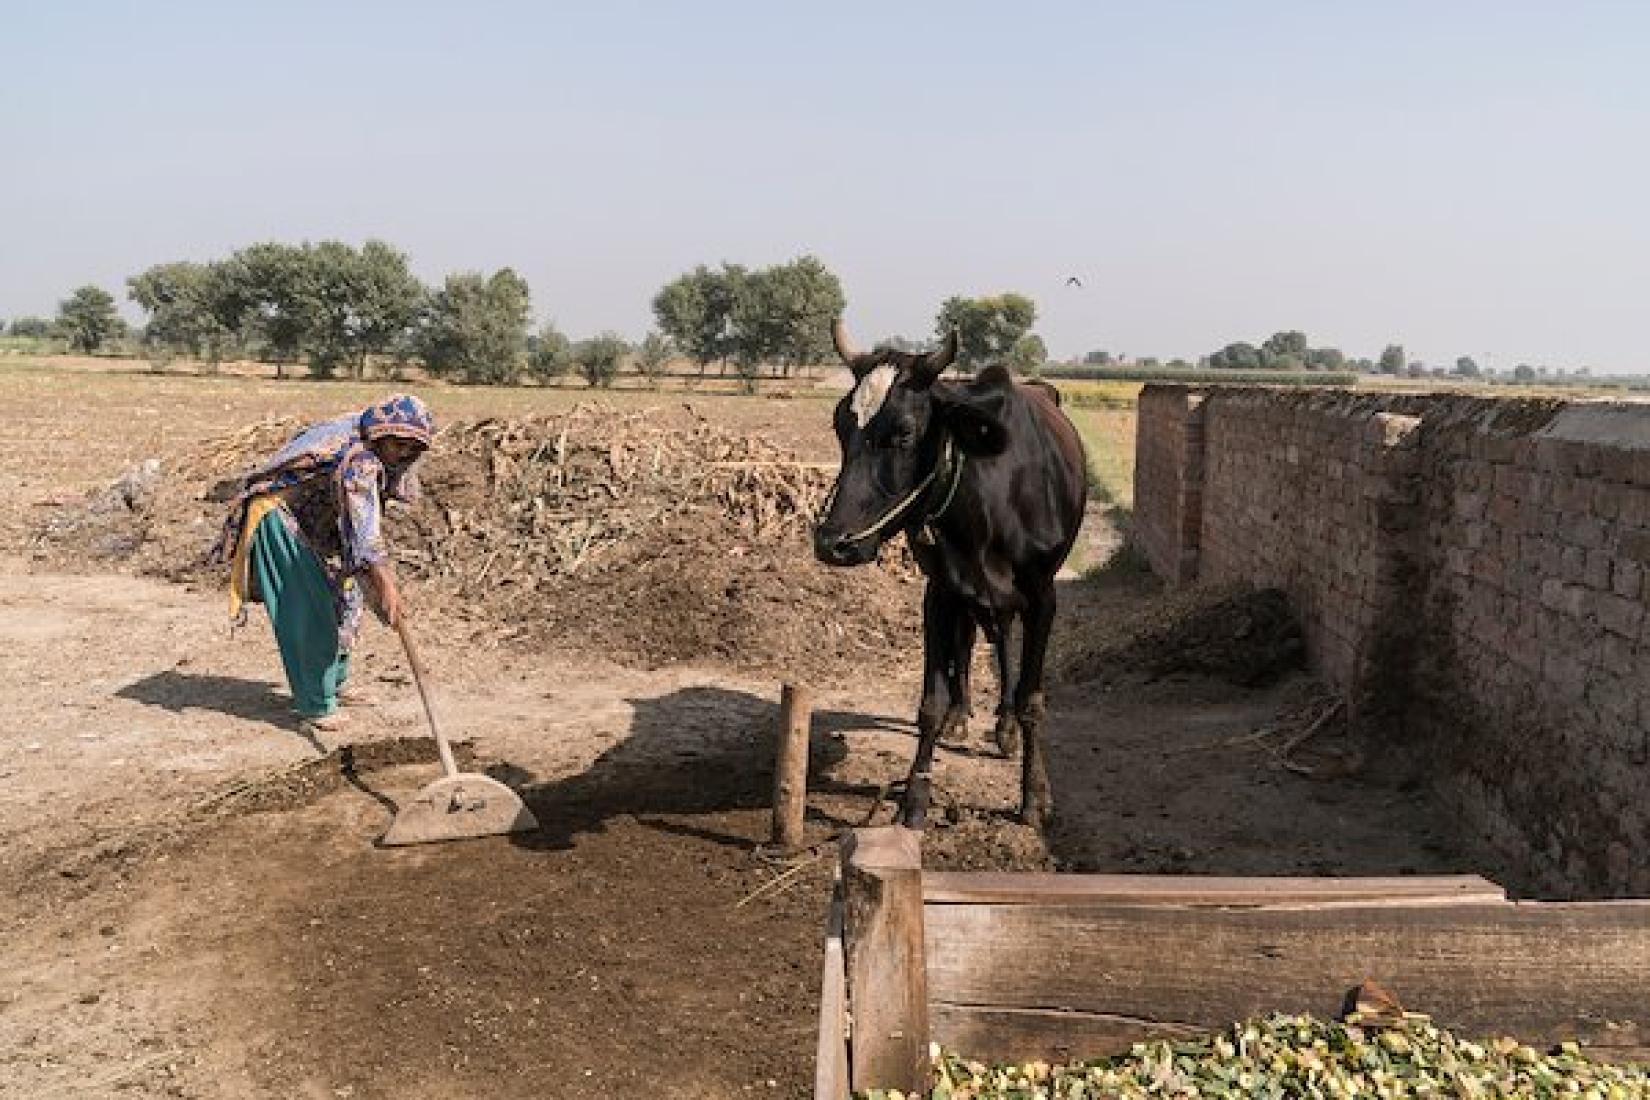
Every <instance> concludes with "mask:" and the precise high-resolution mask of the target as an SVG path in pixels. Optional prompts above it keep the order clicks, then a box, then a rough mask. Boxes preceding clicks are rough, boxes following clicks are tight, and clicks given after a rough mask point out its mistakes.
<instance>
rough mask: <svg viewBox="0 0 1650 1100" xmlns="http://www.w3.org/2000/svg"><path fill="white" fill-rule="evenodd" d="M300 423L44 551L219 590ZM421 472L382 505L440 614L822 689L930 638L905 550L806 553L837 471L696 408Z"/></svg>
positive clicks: (111, 511) (489, 438) (185, 463)
mask: <svg viewBox="0 0 1650 1100" xmlns="http://www.w3.org/2000/svg"><path fill="white" fill-rule="evenodd" d="M300 426H301V425H300V424H299V423H298V422H297V421H294V420H290V419H283V420H272V421H268V422H265V423H263V424H259V425H254V426H252V427H250V428H247V429H243V430H241V431H239V432H237V433H234V434H233V435H228V436H224V437H221V438H219V439H216V440H213V441H211V442H209V443H208V444H206V445H204V446H202V447H200V448H197V449H196V450H194V451H192V452H190V453H188V454H186V455H183V456H179V457H178V458H176V459H174V460H172V461H170V462H162V463H161V466H160V476H159V478H158V482H157V483H155V484H153V485H152V486H150V487H148V488H146V491H145V495H144V497H143V498H142V500H141V501H139V502H137V503H135V504H133V505H131V506H130V507H124V506H123V507H122V508H119V509H115V508H113V507H112V506H111V507H105V508H104V513H103V514H104V515H106V516H107V517H109V518H108V519H107V520H106V521H105V520H104V519H102V518H100V519H99V521H98V522H97V523H96V524H89V523H87V522H85V521H84V519H83V518H82V517H83V516H84V515H85V514H86V513H87V511H88V508H89V507H90V504H88V505H83V506H80V507H79V508H77V509H69V510H65V511H64V512H63V513H62V514H60V515H59V516H57V517H54V519H53V520H52V521H50V523H49V524H48V526H47V528H45V529H43V531H42V533H41V536H40V538H39V539H37V547H38V549H37V551H36V556H37V557H41V558H56V559H58V560H64V559H77V560H81V561H85V560H101V561H120V562H124V563H128V564H130V565H133V566H135V567H137V568H139V569H141V570H144V571H148V572H153V573H157V574H160V575H163V576H168V577H171V578H173V579H177V580H207V579H216V572H215V570H213V569H212V568H210V567H208V566H206V565H205V564H204V562H203V561H202V554H203V551H204V549H205V548H206V547H207V546H208V545H209V544H210V543H211V541H212V538H213V536H214V535H215V534H216V532H217V529H218V525H219V524H220V523H221V521H222V517H223V503H222V501H223V500H225V499H227V497H228V496H229V495H230V494H231V493H232V491H233V488H234V478H235V475H237V474H239V473H241V472H243V471H245V470H246V469H248V468H251V467H252V466H254V465H255V464H256V462H258V461H260V460H261V459H263V458H265V457H267V456H268V455H269V454H271V453H273V452H274V450H275V449H277V448H278V447H279V446H280V445H281V443H282V442H284V441H285V440H286V439H287V438H289V437H290V436H291V435H292V434H293V433H294V432H295V431H297V430H298V428H299V427H300ZM419 476H420V482H421V486H422V490H423V492H422V499H421V500H420V501H419V502H418V503H417V504H416V505H414V506H411V507H408V508H400V507H393V508H391V509H390V510H389V513H388V514H389V519H388V525H389V532H390V541H391V543H392V545H393V546H394V548H395V553H396V557H397V560H398V562H399V565H400V567H401V570H402V572H403V574H404V575H405V576H407V577H408V578H410V580H411V584H410V586H409V598H411V599H413V600H415V601H417V602H418V605H419V607H420V609H421V610H429V611H434V612H435V613H437V614H439V615H440V616H442V617H444V618H446V619H449V620H458V621H460V622H463V623H470V624H476V625H479V626H481V627H483V628H484V629H486V628H496V630H495V633H496V634H497V635H498V636H506V637H511V638H519V639H525V640H528V641H531V642H533V643H535V644H539V645H543V646H546V647H547V648H555V649H561V650H565V651H570V652H577V653H583V654H594V655H599V656H604V657H608V658H612V659H615V660H619V661H622V662H626V663H632V664H640V665H643V666H656V665H662V664H670V663H677V662H688V661H700V660H703V661H714V662H718V663H722V664H731V665H733V666H735V667H741V668H750V669H764V670H780V671H783V672H786V673H794V674H797V675H808V676H814V677H818V678H820V679H823V680H831V679H836V678H839V677H844V676H846V675H848V674H850V673H851V672H852V671H854V670H855V669H856V668H861V667H864V666H865V665H866V664H867V663H870V662H874V661H880V660H883V659H886V658H889V657H891V656H893V655H894V654H896V653H904V652H914V651H915V649H916V647H917V646H918V644H919V642H918V639H919V637H920V631H919V629H918V622H919V604H920V599H919V596H918V591H917V587H916V579H917V575H916V573H915V570H914V568H913V567H912V566H911V564H910V562H909V559H908V558H907V557H906V556H905V554H904V551H903V548H901V549H900V550H899V552H898V553H892V552H891V553H890V554H889V555H888V561H887V562H886V563H884V564H883V565H881V566H878V567H875V568H864V569H855V570H841V569H827V568H826V567H824V566H821V565H819V564H817V563H816V562H815V561H814V558H813V555H812V552H811V549H810V546H809V541H808V531H809V527H810V525H811V523H812V520H813V518H814V515H815V512H816V510H817V509H818V508H819V506H820V505H821V504H822V503H823V501H824V499H825V496H826V493H827V492H828V491H829V488H830V481H831V478H832V477H833V476H834V466H833V467H830V468H827V467H825V466H822V465H821V464H818V463H812V462H804V461H800V460H799V459H798V458H797V457H796V456H795V455H794V454H792V453H791V452H789V451H787V450H785V449H784V448H782V447H779V446H778V445H776V444H774V443H773V442H771V441H769V440H767V439H765V438H763V437H761V436H755V435H748V434H743V433H737V432H732V431H729V430H728V429H726V428H723V427H721V426H719V425H718V424H716V423H714V422H713V421H711V420H709V419H707V418H705V417H704V416H702V415H700V414H698V413H697V412H695V411H694V410H693V409H692V408H691V407H686V408H678V409H673V410H647V411H641V412H631V411H624V410H619V409H615V408H613V407H611V406H607V405H602V404H595V403H591V404H581V405H578V406H576V407H574V408H572V409H569V410H568V411H566V412H564V413H560V414H555V415H544V416H534V417H528V418H522V419H513V420H483V421H478V422H462V423H458V424H455V425H453V426H452V427H450V428H448V429H446V430H444V431H443V432H441V434H440V435H439V436H438V437H437V439H436V442H435V445H434V447H432V449H431V452H430V454H429V455H428V456H426V458H425V459H424V460H423V462H422V463H421V464H420V466H419ZM100 507H101V505H100ZM88 533H89V537H88ZM472 633H473V631H472Z"/></svg>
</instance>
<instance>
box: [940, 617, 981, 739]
mask: <svg viewBox="0 0 1650 1100" xmlns="http://www.w3.org/2000/svg"><path fill="white" fill-rule="evenodd" d="M948 603H949V607H948V609H947V610H946V611H945V612H943V613H942V614H941V618H942V619H944V620H945V621H946V623H948V624H949V627H948V629H947V630H946V632H945V636H944V639H943V641H944V651H945V667H944V668H943V669H942V670H941V671H942V674H943V675H944V677H945V696H946V706H945V716H944V717H943V718H941V719H940V738H939V739H940V743H941V744H942V745H943V744H947V743H951V744H956V743H959V742H966V741H967V740H968V720H969V718H970V717H972V716H973V713H974V708H973V706H972V705H971V701H970V699H969V688H968V679H969V675H968V674H969V671H970V670H971V669H972V668H973V664H974V634H975V631H976V627H975V625H974V616H973V615H971V614H970V613H969V611H968V609H967V608H966V607H964V606H962V605H961V604H960V603H959V602H957V601H948Z"/></svg>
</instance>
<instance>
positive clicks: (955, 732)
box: [940, 707, 968, 745]
mask: <svg viewBox="0 0 1650 1100" xmlns="http://www.w3.org/2000/svg"><path fill="white" fill-rule="evenodd" d="M940 743H941V744H942V745H965V744H967V743H968V708H967V707H952V708H950V709H949V710H947V711H946V712H945V717H944V718H942V719H941V720H940Z"/></svg>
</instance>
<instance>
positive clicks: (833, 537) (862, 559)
mask: <svg viewBox="0 0 1650 1100" xmlns="http://www.w3.org/2000/svg"><path fill="white" fill-rule="evenodd" d="M878 541H879V540H876V539H858V540H854V539H850V538H849V537H848V536H847V535H846V534H844V533H843V532H841V531H831V530H827V529H826V528H823V527H816V528H814V557H816V558H818V559H819V560H820V561H822V562H824V563H825V564H826V565H865V564H867V563H869V562H872V561H875V560H876V557H877V543H878Z"/></svg>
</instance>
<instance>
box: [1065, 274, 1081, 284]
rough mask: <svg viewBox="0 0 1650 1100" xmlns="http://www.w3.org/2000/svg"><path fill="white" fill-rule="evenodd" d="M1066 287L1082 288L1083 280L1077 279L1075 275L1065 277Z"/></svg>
mask: <svg viewBox="0 0 1650 1100" xmlns="http://www.w3.org/2000/svg"><path fill="white" fill-rule="evenodd" d="M1066 285H1067V286H1082V285H1083V280H1081V279H1079V278H1078V277H1077V276H1075V275H1068V276H1066Z"/></svg>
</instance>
